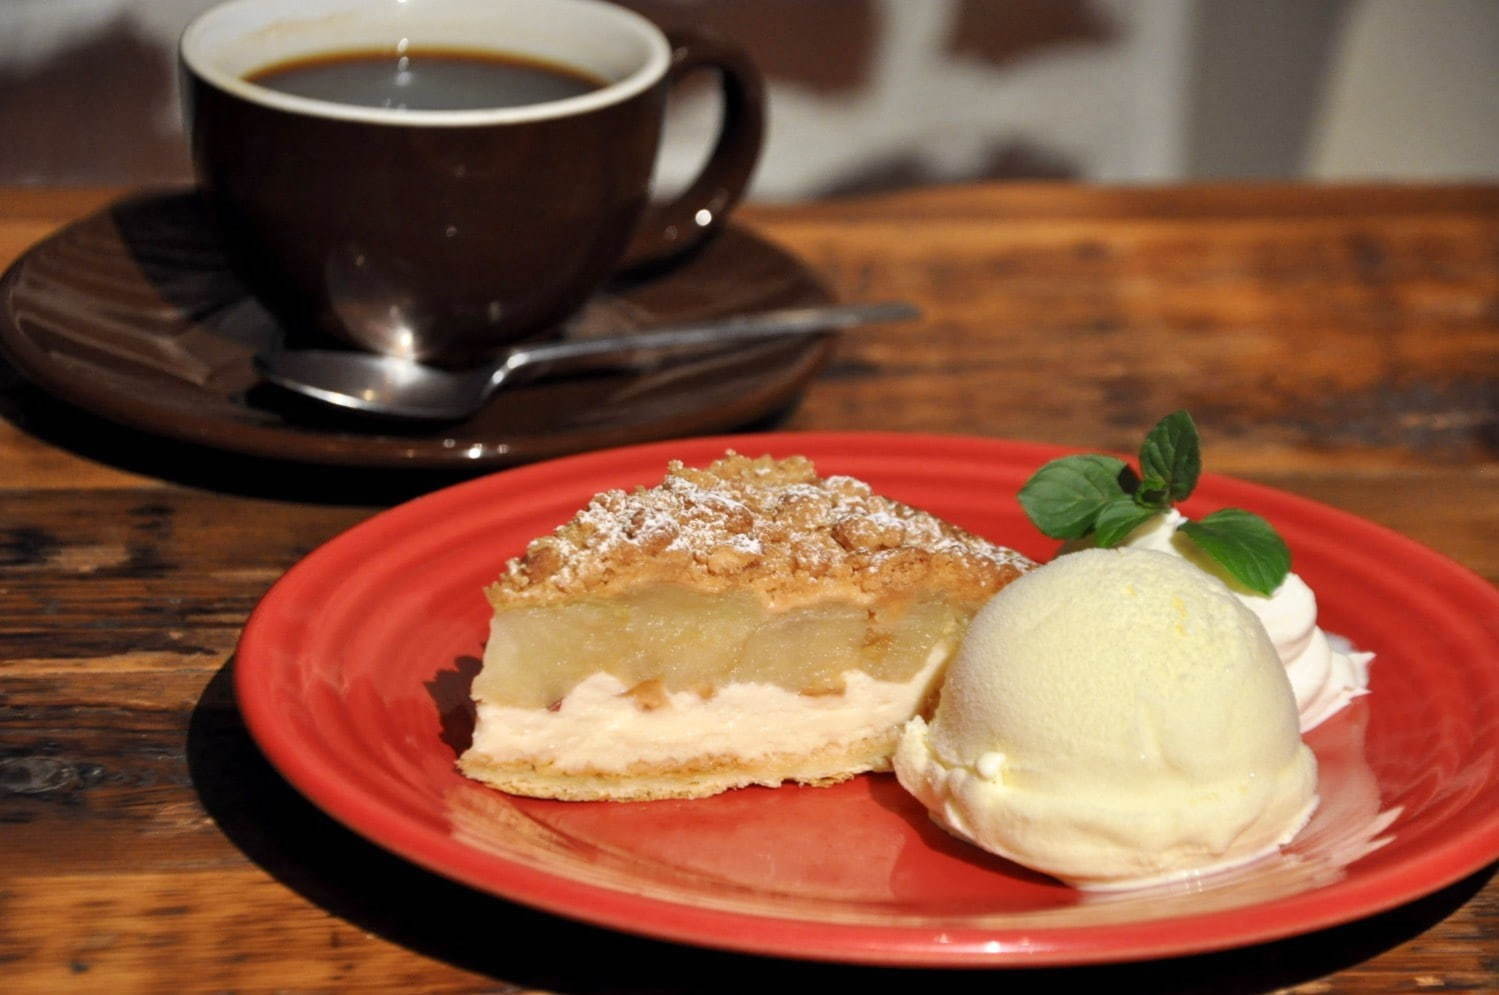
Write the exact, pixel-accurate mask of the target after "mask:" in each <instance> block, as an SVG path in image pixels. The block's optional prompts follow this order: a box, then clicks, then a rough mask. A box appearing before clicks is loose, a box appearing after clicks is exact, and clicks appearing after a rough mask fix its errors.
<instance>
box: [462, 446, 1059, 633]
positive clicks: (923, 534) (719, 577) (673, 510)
mask: <svg viewBox="0 0 1499 995" xmlns="http://www.w3.org/2000/svg"><path fill="white" fill-rule="evenodd" d="M1031 566H1033V564H1032V563H1031V561H1030V560H1028V559H1026V558H1025V557H1024V556H1022V555H1020V554H1019V553H1016V552H1015V551H1014V550H1010V549H1005V548H1002V547H999V546H996V545H994V544H993V543H990V542H988V541H986V540H984V539H981V538H979V537H978V536H975V535H972V534H970V533H968V532H965V531H963V530H962V529H959V528H957V527H956V526H953V525H950V524H948V523H946V522H944V521H942V520H941V519H938V518H936V517H935V516H933V515H931V514H928V513H927V512H924V511H920V510H918V509H916V508H912V507H909V506H908V505H904V504H901V503H899V502H897V501H892V500H890V499H888V498H885V497H881V496H880V495H877V494H875V493H873V492H872V491H871V490H870V488H869V485H868V484H866V483H864V482H863V481H861V480H856V479H854V478H853V477H847V476H830V477H826V478H821V477H818V476H817V472H816V470H815V469H814V468H813V465H812V463H811V461H810V460H808V459H807V458H806V457H804V456H791V457H788V458H787V459H784V460H775V459H772V458H771V457H769V456H761V457H759V458H755V459H752V458H749V457H745V456H741V455H739V454H738V453H735V452H733V451H732V450H731V451H729V452H727V453H725V454H724V456H723V458H722V459H720V460H718V461H716V462H714V463H713V464H711V465H710V466H708V467H705V468H701V469H696V468H692V467H687V466H684V465H683V464H682V463H680V462H677V461H673V462H672V463H670V464H669V465H668V467H667V474H666V478H665V479H664V480H663V481H662V482H661V483H660V484H658V485H656V486H654V487H649V488H646V487H640V488H636V489H635V490H634V491H630V492H626V491H623V490H612V491H604V492H603V493H601V494H598V495H597V496H595V497H594V498H593V500H592V501H590V502H589V504H588V506H587V507H585V508H584V509H583V510H581V511H580V512H578V514H577V515H576V516H574V518H573V519H572V520H571V521H570V522H568V523H567V524H565V525H563V526H561V527H560V528H558V529H557V530H556V531H555V532H553V533H552V534H551V535H547V536H542V537H540V538H538V539H535V540H533V541H532V542H531V544H530V545H529V546H527V547H526V551H525V553H524V554H523V555H521V556H519V557H516V558H515V559H513V560H511V561H510V562H509V563H508V564H507V565H506V570H505V573H504V575H503V576H501V577H500V579H499V580H498V581H497V582H496V583H494V584H492V585H490V587H489V588H488V589H486V591H485V594H486V595H487V596H488V598H489V600H490V603H491V604H492V605H494V606H495V607H500V606H501V605H517V604H543V603H547V602H552V601H557V600H560V599H564V598H571V597H575V596H577V595H580V594H584V593H590V594H602V593H607V592H608V591H611V590H620V589H623V588H626V587H630V586H634V585H636V584H639V583H647V582H661V583H679V584H684V585H689V586H692V587H695V588H699V589H703V590H710V591H717V590H725V589H728V588H731V587H732V588H750V589H753V590H757V591H759V592H761V593H762V594H764V595H765V596H766V598H767V599H768V600H769V601H770V602H772V603H774V604H786V603H791V602H795V601H798V600H802V599H805V598H812V597H820V596H824V595H826V593H827V592H828V590H829V589H830V587H836V586H842V587H843V588H845V589H846V590H848V591H849V592H850V593H851V595H852V596H854V597H861V598H864V599H868V600H872V599H874V598H875V597H878V596H879V595H880V594H882V593H885V592H887V591H891V590H894V591H909V590H912V589H913V588H917V587H919V588H923V589H927V590H931V589H937V590H943V591H948V592H950V593H953V594H955V595H957V596H959V597H963V598H971V599H973V600H980V599H983V598H987V597H988V596H989V595H990V594H992V593H993V592H994V591H996V590H998V589H999V588H1000V587H1002V586H1003V585H1004V584H1005V583H1007V582H1009V581H1010V580H1012V579H1013V578H1014V577H1015V576H1017V575H1018V574H1020V573H1022V572H1023V571H1025V570H1027V569H1029V568H1030V567H1031Z"/></svg>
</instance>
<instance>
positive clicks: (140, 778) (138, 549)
mask: <svg viewBox="0 0 1499 995" xmlns="http://www.w3.org/2000/svg"><path fill="white" fill-rule="evenodd" d="M117 193H118V192H117V191H49V190H7V191H0V262H7V263H8V262H9V261H10V260H11V259H13V258H14V257H15V256H17V255H18V254H19V253H21V252H22V251H23V250H24V249H25V248H26V247H27V245H29V244H30V243H32V242H33V241H35V240H36V239H38V238H40V237H42V236H43V235H45V234H46V233H47V232H49V231H50V230H52V229H53V228H55V227H56V226H57V225H59V224H61V223H62V222H65V221H67V220H69V219H72V218H74V217H77V216H79V215H81V214H83V213H86V212H87V211H89V210H91V209H93V208H94V207H95V206H98V205H101V204H103V203H105V202H107V201H108V200H109V199H110V198H111V197H112V196H114V195H116V194H117ZM742 217H743V218H744V219H745V220H746V221H748V222H749V223H751V224H752V225H754V226H755V227H756V228H758V229H759V230H760V231H762V232H763V233H765V234H766V235H768V236H770V237H772V238H773V239H775V240H777V241H779V242H781V243H782V244H783V245H785V246H786V247H788V248H790V249H791V250H793V251H795V252H797V253H799V254H800V255H801V256H803V257H804V258H805V259H806V260H808V261H809V262H810V264H811V265H812V266H813V267H814V268H815V269H816V270H818V271H819V272H820V273H821V274H822V275H823V276H824V277H825V278H826V280H827V281H828V282H829V284H830V285H831V286H832V287H833V288H834V289H835V290H836V291H837V293H838V294H839V295H840V296H842V297H846V298H884V297H903V298H908V299H910V300H913V301H915V302H917V303H918V304H919V305H920V306H921V307H922V308H923V309H925V312H926V317H925V320H924V323H923V325H922V326H921V331H920V334H919V335H917V336H914V337H913V335H912V334H911V331H910V329H909V328H905V329H889V330H871V331H868V332H865V333H861V334H859V335H858V336H851V337H848V338H847V339H846V340H845V341H844V342H843V343H842V344H841V345H840V346H839V349H838V353H837V356H836V358H835V360H834V361H833V363H832V364H831V366H830V367H829V368H828V369H827V370H826V371H825V373H824V374H823V375H822V376H821V378H820V379H819V380H818V381H817V382H816V383H815V384H814V385H813V387H812V389H811V390H810V392H809V393H808V394H807V396H806V398H805V400H804V401H803V403H802V404H801V406H800V407H799V408H798V409H797V410H796V411H795V412H794V413H792V414H791V415H790V416H789V417H788V418H787V419H786V421H785V423H784V426H783V427H785V428H788V429H843V428H880V429H895V430H912V431H916V430H920V431H938V432H960V433H970V434H977V435H991V436H1002V437H1010V438H1021V439H1032V440H1043V441H1049V442H1056V443H1065V444H1070V445H1078V446H1087V447H1090V448H1103V447H1107V448H1112V449H1130V448H1132V447H1133V446H1134V445H1135V444H1136V441H1137V439H1138V437H1139V435H1140V433H1141V432H1142V431H1143V430H1144V429H1145V428H1146V427H1148V426H1149V425H1150V424H1151V423H1152V422H1153V421H1154V420H1155V418H1156V417H1158V416H1159V415H1161V414H1163V413H1165V412H1167V411H1170V410H1173V409H1175V408H1178V407H1186V408H1188V409H1190V410H1191V411H1192V412H1193V413H1194V414H1195V415H1196V416H1197V418H1198V421H1199V423H1200V424H1201V425H1202V426H1203V430H1204V437H1205V444H1206V453H1207V463H1208V466H1209V468H1210V469H1212V470H1214V471H1217V472H1221V473H1229V474H1235V475H1239V476H1243V477H1247V478H1251V479H1254V480H1257V481H1261V482H1263V483H1267V484H1271V485H1273V486H1276V487H1281V488H1284V489H1287V490H1290V491H1294V492H1297V493H1300V494H1304V495H1308V496H1310V497H1313V498H1317V499H1320V500H1323V501H1326V502H1329V503H1331V504H1334V505H1336V506H1338V507H1341V508H1343V509H1346V510H1348V511H1350V512H1353V513H1355V514H1358V515H1362V516H1365V517H1367V518H1370V519H1373V520H1375V521H1378V522H1381V523H1383V524H1385V525H1388V526H1390V527H1392V528H1394V529H1396V530H1398V531H1400V532H1403V533H1405V534H1406V535H1409V536H1411V537H1413V538H1415V539H1417V540H1419V541H1420V542H1423V543H1425V544H1427V545H1430V546H1432V547H1434V548H1436V549H1437V550H1439V551H1441V552H1443V553H1445V554H1446V555H1448V556H1450V557H1452V558H1454V559H1456V560H1458V561H1459V562H1461V563H1463V564H1465V565H1467V566H1468V567H1470V568H1472V569H1473V570H1475V571H1477V572H1478V573H1480V574H1482V575H1483V576H1485V577H1487V578H1488V579H1490V580H1491V581H1493V580H1499V541H1496V540H1499V501H1496V496H1499V189H1494V188H1412V189H1401V188H1388V187H1384V188H1357V189H1314V188H1303V187H1237V186H1231V187H1207V188H1188V189H1174V190H1099V189H1087V188H1076V187H1067V186H1018V187H999V186H986V187H961V188H951V189H936V190H928V191H922V192H913V193H908V194H902V195H898V196H891V197H885V198H878V199H866V200H856V201H849V202H843V203H826V204H817V205H809V206H800V207H784V208H755V209H749V210H745V211H744V212H743V214H742ZM913 338H914V340H915V341H916V342H917V343H919V345H917V346H915V347H913V345H912V342H913ZM0 410H3V413H4V415H5V419H6V420H5V421H0V467H3V470H0V509H3V510H0V606H3V607H0V978H3V980H0V989H4V990H6V991H11V992H14V991H37V992H40V991H57V990H68V989H76V990H89V991H123V990H130V989H134V990H150V991H171V990H177V989H183V988H213V989H220V988H222V989H237V990H262V989H280V988H287V989H296V990H305V989H330V988H344V987H349V988H394V989H403V990H411V989H416V988H421V989H424V990H472V989H484V990H495V991H519V990H532V989H544V990H556V991H566V992H593V991H652V992H656V991H771V990H776V989H786V990H792V991H800V990H804V989H807V988H810V986H812V985H818V986H826V989H825V990H834V989H835V988H843V987H845V986H846V987H849V988H851V989H853V990H896V989H898V990H901V991H907V990H911V989H912V988H927V987H935V988H937V989H938V990H944V991H946V990H975V991H992V990H995V986H1002V987H1003V988H1004V989H1005V990H1007V991H1017V990H1024V991H1030V990H1049V989H1052V988H1054V987H1055V986H1057V985H1066V984H1070V983H1078V984H1080V985H1084V986H1087V988H1088V989H1100V990H1121V991H1202V992H1221V991H1264V990H1272V989H1279V988H1289V989H1291V990H1295V991H1303V992H1353V991H1361V992H1362V991H1415V990H1421V991H1425V990H1431V989H1443V990H1454V989H1457V990H1478V989H1487V990H1499V882H1495V881H1494V880H1493V871H1494V868H1493V867H1490V868H1488V869H1487V870H1485V871H1483V872H1481V873H1478V874H1475V875H1473V876H1472V877H1470V878H1468V879H1466V880H1464V881H1460V882H1458V883H1456V884H1453V885H1451V886H1449V887H1447V888H1444V889H1442V890H1441V891H1439V892H1437V893H1435V894H1433V895H1431V896H1430V897H1427V898H1424V899H1421V900H1419V901H1416V902H1414V903H1412V904H1409V905H1407V906H1404V907H1402V908H1398V909H1395V910H1393V911H1391V912H1387V913H1385V914H1382V915H1378V916H1375V917H1373V918H1370V919H1367V920H1365V921H1361V922H1357V923H1353V924H1350V925H1346V926H1343V927H1339V928H1335V929H1331V930H1326V931H1323V932H1319V933H1316V934H1313V935H1310V936H1305V937H1300V938H1295V939H1290V940H1285V941H1282V942H1277V943H1271V944H1268V945H1264V946H1260V947H1255V948H1251V949H1247V950H1238V951H1230V952H1224V953H1217V954H1209V955H1203V956H1196V957H1188V958H1182V959H1177V960H1170V961H1164V962H1156V963H1145V964H1134V965H1125V966H1120V967H1097V968H1086V969H1076V970H1060V969H1058V970H1037V971H1014V972H1009V973H1007V974H1005V975H1004V976H1002V977H996V976H995V975H993V974H992V973H985V972H972V973H968V972H958V973H935V972H934V973H927V974H922V975H918V974H915V973H913V972H905V971H889V970H883V971H881V970H873V969H860V968H843V967H836V966H829V965H808V964H799V963H792V962H782V961H775V960H768V959H759V958H754V957H744V956H736V955H730V954H722V953H716V952H712V951H706V950H697V949H690V948H684V947H677V946H673V945H670V944H666V943H659V942H653V941H649V940H643V939H636V938H632V937H628V936H623V935H618V934H614V933H610V932H607V931H604V930H600V929H595V928H592V927H588V926H583V925H578V924H575V923H572V922H568V921H564V920H560V919H555V918H552V917H550V916H547V915H544V914H541V913H536V912H531V911H529V910H527V909H524V908H520V907H515V906H511V905H509V904H507V903H505V902H503V901H499V900H496V899H493V898H490V897H487V896H485V895H481V894H478V893H475V892H471V891H469V890H467V889H465V888H463V887H461V886H458V885H456V884H451V883H449V882H447V881H445V880H443V879H441V878H438V877H435V876H432V875H429V874H427V873H425V872H422V871H420V870H417V869H415V868H414V867H412V866H409V865H407V864H406V863H404V862H403V861H401V860H398V859H396V858H394V857H391V856H388V855H387V854H385V853H384V852H383V851H381V850H379V849H377V848H375V847H373V846H371V845H369V844H367V843H365V842H363V841H362V840H361V839H360V838H359V837H357V836H354V835H353V834H351V833H349V832H347V831H345V830H344V829H342V828H340V827H339V826H338V825H336V824H334V823H332V822H331V821H330V820H329V819H327V818H326V817H324V816H322V815H321V814H320V813H319V812H318V810H316V809H315V808H313V807H312V806H311V805H310V804H308V803H307V802H305V801H303V800H302V799H301V798H300V796H298V795H297V794H296V793H295V792H294V791H293V790H292V789H290V788H289V787H288V786H287V785H286V784H285V783H284V782H283V781H281V780H280V779H279V777H278V776H277V775H276V774H275V773H274V772H273V771H272V770H271V769H270V768H269V767H268V765H267V764H266V762H265V761H264V759H262V757H261V755H260V754H259V752H258V751H257V749H256V747H255V746H254V744H253V743H252V742H251V741H250V740H249V738H248V737H247V735H246V733H245V730H244V727H243V726H242V724H241V722H240V719H239V716H238V713H237V712H236V710H235V706H234V702H233V699H232V695H231V694H230V688H229V679H228V672H229V667H230V666H231V661H232V656H233V653H234V646H235V640H236V638H237V637H238V635H239V631H240V627H241V625H242V624H243V623H244V621H245V618H246V616H247V614H248V613H249V611H250V610H251V608H252V607H253V606H254V604H255V602H256V599H257V598H258V597H259V596H260V594H261V593H262V592H263V591H264V590H265V589H266V587H267V586H268V585H269V584H270V583H271V582H272V581H273V580H274V579H275V578H276V577H277V576H278V575H279V574H280V573H281V571H282V570H284V569H285V568H287V567H288V566H290V565H291V564H292V563H293V562H294V561H296V560H297V558H298V557H300V556H301V555H302V554H304V553H305V552H307V551H308V550H309V549H311V548H312V547H313V546H315V545H316V544H318V543H319V542H321V541H322V540H324V539H327V538H329V537H331V536H333V535H334V534H336V533H338V532H339V531H341V530H342V529H344V528H346V527H347V526H349V525H351V524H353V523H355V522H357V521H359V520H361V519H363V518H365V517H367V516H369V515H371V514H373V513H374V512H376V511H377V510H379V509H380V508H382V507H385V506H388V505H389V504H391V503H394V502H395V501H398V500H400V499H403V498H405V497H407V496H410V495H413V494H416V493H419V492H421V491H424V490H428V489H431V488H432V487H435V486H439V485H440V484H442V483H446V482H448V480H451V479H452V478H451V477H447V478H445V477H441V476H438V475H434V474H426V473H424V474H414V473H413V474H403V473H390V472H387V473H382V474H367V473H365V474H361V473H356V472H351V471H336V470H316V471H309V472H307V473H304V474H302V475H301V476H299V477H297V478H296V479H292V478H290V477H288V476H287V475H286V474H285V473H284V468H283V467H277V466H274V465H269V464H265V463H261V462H257V461H251V460H247V459H243V458H239V457H233V456H224V455H219V454H215V453H207V452H203V451H200V450H194V449H191V448H189V447H186V446H183V445H176V444H170V443H166V442H163V441H160V440H155V439H150V438H146V437H142V436H140V435H138V434H136V433H133V432H130V431H127V430H124V429H120V428H116V427H113V426H111V425H109V424H106V423H103V422H101V421H99V420H97V419H94V418H91V417H89V416H87V415H84V414H82V413H80V412H78V411H75V410H71V409H69V408H68V407H66V406H64V405H62V404H60V403H57V402H54V401H52V400H50V399H49V398H48V397H46V396H43V395H42V394H41V393H40V392H38V391H36V390H34V389H31V388H29V387H28V386H27V385H26V384H24V383H20V382H17V381H16V380H15V378H14V377H13V376H6V378H5V380H4V382H3V384H0ZM1490 662H1492V661H1490Z"/></svg>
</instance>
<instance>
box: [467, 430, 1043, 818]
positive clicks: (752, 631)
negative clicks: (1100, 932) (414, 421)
mask: <svg viewBox="0 0 1499 995" xmlns="http://www.w3.org/2000/svg"><path fill="white" fill-rule="evenodd" d="M1030 566H1031V563H1030V561H1029V560H1027V559H1026V558H1025V557H1023V556H1021V555H1020V554H1018V553H1016V552H1014V551H1012V550H1008V549H1003V548H1001V547H998V546H995V545H993V544H991V543H989V542H986V541H985V540H983V539H980V538H978V537H977V536H973V535H970V534H969V533H967V532H964V531H963V530H961V529H958V528H956V527H954V526H952V525H949V524H947V523H946V522H943V521H941V520H939V519H937V518H935V517H933V516H932V515H930V514H928V513H926V512H924V511H918V510H916V509H914V508H911V507H908V506H906V505H903V504H899V503H897V502H895V501H891V500H889V499H887V498H883V497H880V496H878V495H875V494H873V493H872V492H871V491H870V488H869V486H868V485H867V484H865V483H863V482H861V481H859V480H855V479H853V478H852V477H846V476H832V477H828V478H826V479H823V478H819V477H818V476H817V475H816V472H815V470H814V469H813V467H812V464H811V463H810V462H809V461H808V460H807V459H805V458H804V457H799V456H793V457H791V458H789V459H785V460H779V461H777V460H772V459H771V458H770V457H761V458H759V459H749V458H746V457H744V456H740V455H737V454H735V453H732V452H730V453H728V454H727V455H725V457H724V458H723V459H721V460H719V461H718V462H716V463H714V464H712V465H711V466H709V467H707V468H706V469H692V468H688V467H684V466H683V465H681V464H680V463H672V464H671V466H670V467H669V469H668V473H667V475H666V479H665V480H663V481H662V482H661V483H660V484H659V485H657V486H655V487H651V488H640V489H637V490H635V491H634V492H630V493H626V492H624V491H607V492H604V493H602V494H599V495H598V496H596V497H595V498H594V499H593V501H592V502H590V503H589V505H588V506H587V507H586V508H584V509H583V510H582V511H580V512H579V513H578V514H577V515H576V516H575V517H574V518H573V519H572V521H570V522H568V523H567V524H566V525H563V526H562V527H561V528H559V529H557V530H556V531H555V532H554V533H552V534H551V535H548V536H543V537H541V538H539V539H536V540H534V541H533V542H532V543H531V544H530V545H529V546H528V547H527V548H526V551H525V553H524V555H522V556H520V557H518V558H516V559H514V560H512V561H510V563H509V564H508V565H507V568H506V572H505V574H504V576H502V577H501V578H500V579H499V581H498V582H497V583H495V584H493V585H491V586H490V587H489V588H488V589H487V590H486V592H485V594H486V595H487V596H488V598H489V601H490V604H491V605H492V606H493V608H494V618H493V621H492V622H491V625H490V632H489V641H488V644H487V646H486V648H485V651H484V666H483V669H482V670H481V671H480V673H479V674H478V676H477V677H476V678H475V680H474V684H473V697H474V700H475V703H476V705H477V722H476V725H475V729H474V737H473V745H472V746H471V747H470V748H469V749H468V750H467V751H466V752H465V753H464V754H463V756H462V757H461V758H460V760H459V767H460V769H461V770H462V771H463V772H464V773H465V774H467V775H468V776H470V777H473V778H476V779H478V780H481V781H484V782H487V783H489V784H492V785H494V786H495V787H498V788H501V789H503V790H505V791H509V792H512V793H515V794H522V795H532V796H537V797H543V798H563V799H612V800H634V799H650V798H696V797H701V796H704V795H711V794H715V793H717V792H720V791H724V790H726V789H728V788H735V787H741V786H744V785H749V784H763V785H771V786H774V785H777V784H780V783H781V782H783V781H788V780H789V781H801V782H806V783H811V784H831V783H833V782H836V781H841V780H844V779H845V778H848V777H851V776H853V775H854V774H858V773H860V772H862V771H869V770H888V769H889V761H890V754H891V752H892V750H893V749H894V746H895V741H896V737H897V734H898V732H899V730H900V728H901V726H902V724H904V723H905V721H906V720H907V719H909V718H910V717H911V716H912V715H914V714H917V713H918V712H920V711H922V710H924V709H926V708H927V707H928V706H929V705H930V704H931V703H932V702H931V699H932V698H933V697H934V695H935V693H936V689H937V688H938V687H939V686H940V681H941V676H942V672H943V670H944V668H945V667H946V665H947V662H948V658H949V657H950V656H951V655H952V653H953V652H954V651H955V649H956V648H957V645H958V642H959V640H960V638H961V637H962V634H963V631H964V629H965V628H966V626H967V624H968V622H969V620H970V619H971V618H972V616H973V613H974V612H975V611H977V610H978V608H979V606H980V605H982V604H983V603H984V602H985V601H986V600H988V598H989V597H990V596H991V595H993V594H994V592H995V591H997V590H999V588H1001V587H1003V586H1004V585H1005V584H1006V583H1008V582H1009V581H1011V580H1013V579H1014V578H1015V577H1017V576H1018V575H1019V574H1020V573H1021V572H1023V571H1024V570H1026V569H1028V568H1029V567H1030Z"/></svg>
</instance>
